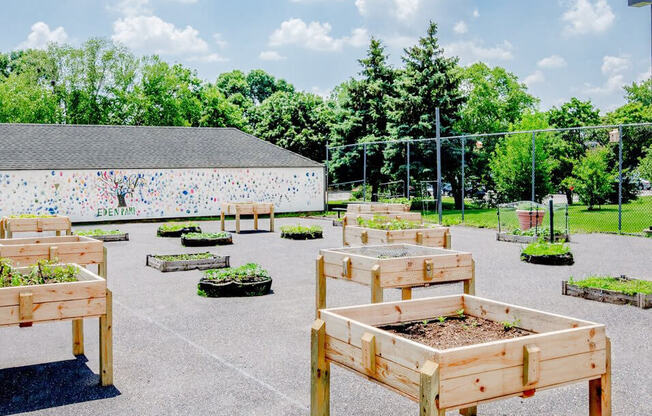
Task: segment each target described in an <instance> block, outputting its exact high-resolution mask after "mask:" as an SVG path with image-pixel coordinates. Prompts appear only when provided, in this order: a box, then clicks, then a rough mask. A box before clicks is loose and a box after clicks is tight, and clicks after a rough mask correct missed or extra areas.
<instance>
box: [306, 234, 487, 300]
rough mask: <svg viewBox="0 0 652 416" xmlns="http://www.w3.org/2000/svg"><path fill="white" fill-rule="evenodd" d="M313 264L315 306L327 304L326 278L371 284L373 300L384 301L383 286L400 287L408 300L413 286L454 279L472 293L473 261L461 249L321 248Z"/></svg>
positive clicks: (413, 246) (404, 246) (392, 246)
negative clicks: (315, 279)
mask: <svg viewBox="0 0 652 416" xmlns="http://www.w3.org/2000/svg"><path fill="white" fill-rule="evenodd" d="M316 267H317V309H324V308H325V307H326V278H327V277H329V278H331V279H342V280H348V281H351V282H356V283H359V284H362V285H365V286H370V287H371V302H372V303H378V302H382V301H383V289H385V288H400V289H401V295H402V298H403V300H407V299H411V298H412V288H413V287H422V286H429V285H434V284H443V283H453V282H463V283H464V293H467V294H471V295H473V294H475V262H474V261H473V257H472V256H471V253H467V252H462V251H454V250H445V249H440V248H432V247H424V246H416V245H410V244H396V245H388V246H364V247H357V248H334V249H324V250H320V251H319V256H318V257H317V266H316Z"/></svg>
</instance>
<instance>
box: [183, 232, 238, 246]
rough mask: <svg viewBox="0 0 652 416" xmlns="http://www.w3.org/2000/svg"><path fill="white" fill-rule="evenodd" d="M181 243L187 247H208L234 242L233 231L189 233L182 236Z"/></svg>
mask: <svg viewBox="0 0 652 416" xmlns="http://www.w3.org/2000/svg"><path fill="white" fill-rule="evenodd" d="M181 244H182V245H184V246H186V247H208V246H217V245H220V246H221V245H226V244H233V236H232V235H231V233H227V232H226V231H221V232H219V233H188V234H184V235H182V236H181Z"/></svg>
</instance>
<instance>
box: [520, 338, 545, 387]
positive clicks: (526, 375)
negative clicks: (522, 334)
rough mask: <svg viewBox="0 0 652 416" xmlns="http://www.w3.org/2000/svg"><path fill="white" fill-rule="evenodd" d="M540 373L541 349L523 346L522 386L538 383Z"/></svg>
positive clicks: (528, 345)
mask: <svg viewBox="0 0 652 416" xmlns="http://www.w3.org/2000/svg"><path fill="white" fill-rule="evenodd" d="M540 372H541V349H540V348H539V347H537V346H536V345H535V344H527V345H524V346H523V385H524V386H527V385H528V384H534V383H536V382H538V381H539V374H540Z"/></svg>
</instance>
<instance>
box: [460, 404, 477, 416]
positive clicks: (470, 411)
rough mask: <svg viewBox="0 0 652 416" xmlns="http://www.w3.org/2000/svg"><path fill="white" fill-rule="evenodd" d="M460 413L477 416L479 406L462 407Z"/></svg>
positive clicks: (465, 415)
mask: <svg viewBox="0 0 652 416" xmlns="http://www.w3.org/2000/svg"><path fill="white" fill-rule="evenodd" d="M460 414H461V415H462V416H477V415H478V407H477V406H471V407H467V408H466V409H460Z"/></svg>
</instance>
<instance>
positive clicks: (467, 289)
mask: <svg viewBox="0 0 652 416" xmlns="http://www.w3.org/2000/svg"><path fill="white" fill-rule="evenodd" d="M464 293H466V294H467V295H472V296H473V295H475V260H472V262H471V279H470V280H465V281H464Z"/></svg>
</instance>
